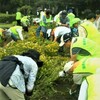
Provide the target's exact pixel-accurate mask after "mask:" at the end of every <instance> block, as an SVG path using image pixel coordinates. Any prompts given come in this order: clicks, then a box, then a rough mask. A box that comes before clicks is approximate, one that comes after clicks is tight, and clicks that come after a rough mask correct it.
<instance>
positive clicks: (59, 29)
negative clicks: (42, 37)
mask: <svg viewBox="0 0 100 100" xmlns="http://www.w3.org/2000/svg"><path fill="white" fill-rule="evenodd" d="M70 32H71V29H70V28H68V27H65V26H59V27H56V28H55V30H54V37H58V36H61V35H64V34H66V33H70Z"/></svg>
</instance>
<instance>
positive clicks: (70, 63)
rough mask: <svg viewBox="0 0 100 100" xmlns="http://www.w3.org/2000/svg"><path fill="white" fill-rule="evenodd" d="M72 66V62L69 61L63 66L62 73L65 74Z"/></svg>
mask: <svg viewBox="0 0 100 100" xmlns="http://www.w3.org/2000/svg"><path fill="white" fill-rule="evenodd" d="M73 64H74V61H69V62H68V63H66V64H65V66H64V71H65V72H67V71H68V70H69V69H70V68H71V67H72V66H73Z"/></svg>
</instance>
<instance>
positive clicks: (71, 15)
mask: <svg viewBox="0 0 100 100" xmlns="http://www.w3.org/2000/svg"><path fill="white" fill-rule="evenodd" d="M67 17H68V18H69V20H70V27H72V20H73V19H74V18H75V15H74V14H73V13H69V14H68V15H67Z"/></svg>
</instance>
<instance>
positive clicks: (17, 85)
mask: <svg viewBox="0 0 100 100" xmlns="http://www.w3.org/2000/svg"><path fill="white" fill-rule="evenodd" d="M39 57H40V53H39V52H38V51H36V50H33V49H30V50H28V51H27V52H23V53H22V54H21V55H14V56H6V57H4V58H3V59H2V60H1V61H0V100H8V99H10V100H25V96H24V95H27V96H31V95H32V92H33V88H34V82H35V81H36V75H37V72H38V68H39V67H42V65H43V62H42V61H40V60H39Z"/></svg>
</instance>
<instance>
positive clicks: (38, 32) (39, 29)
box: [36, 26, 41, 37]
mask: <svg viewBox="0 0 100 100" xmlns="http://www.w3.org/2000/svg"><path fill="white" fill-rule="evenodd" d="M40 31H41V26H39V27H38V28H37V29H36V37H39V36H40Z"/></svg>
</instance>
